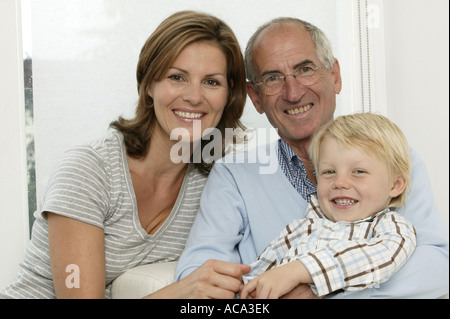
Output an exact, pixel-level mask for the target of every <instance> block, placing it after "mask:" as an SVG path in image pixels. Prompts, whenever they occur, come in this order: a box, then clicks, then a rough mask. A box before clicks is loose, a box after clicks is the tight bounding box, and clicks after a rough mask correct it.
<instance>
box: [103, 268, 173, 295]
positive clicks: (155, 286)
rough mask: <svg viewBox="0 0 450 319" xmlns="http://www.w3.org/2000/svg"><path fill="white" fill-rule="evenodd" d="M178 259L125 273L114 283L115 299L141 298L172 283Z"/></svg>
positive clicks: (113, 293) (113, 292) (112, 292)
mask: <svg viewBox="0 0 450 319" xmlns="http://www.w3.org/2000/svg"><path fill="white" fill-rule="evenodd" d="M176 267H177V261H174V262H168V263H157V264H148V265H142V266H138V267H135V268H132V269H130V270H128V271H127V272H125V273H123V274H122V275H120V276H119V277H117V279H116V280H114V281H113V283H112V288H111V289H112V291H111V296H112V298H113V299H139V298H142V297H145V296H146V295H149V294H151V293H153V292H155V291H157V290H159V289H161V288H163V287H165V286H167V285H169V284H171V283H173V281H174V278H175V268H176Z"/></svg>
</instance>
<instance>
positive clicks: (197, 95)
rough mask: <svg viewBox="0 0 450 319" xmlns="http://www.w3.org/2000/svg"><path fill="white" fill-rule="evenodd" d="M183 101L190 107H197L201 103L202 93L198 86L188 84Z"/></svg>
mask: <svg viewBox="0 0 450 319" xmlns="http://www.w3.org/2000/svg"><path fill="white" fill-rule="evenodd" d="M183 100H184V101H186V102H189V103H190V104H192V105H199V104H201V103H202V102H203V93H202V89H201V85H200V84H193V83H191V84H189V85H188V86H186V88H185V89H184V92H183Z"/></svg>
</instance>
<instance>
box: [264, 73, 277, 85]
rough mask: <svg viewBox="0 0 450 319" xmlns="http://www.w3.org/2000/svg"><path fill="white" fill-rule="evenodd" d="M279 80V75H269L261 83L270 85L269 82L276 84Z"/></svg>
mask: <svg viewBox="0 0 450 319" xmlns="http://www.w3.org/2000/svg"><path fill="white" fill-rule="evenodd" d="M279 80H280V76H279V75H275V74H274V75H269V76H268V77H267V78H266V79H265V80H264V81H263V82H264V83H271V82H277V81H279Z"/></svg>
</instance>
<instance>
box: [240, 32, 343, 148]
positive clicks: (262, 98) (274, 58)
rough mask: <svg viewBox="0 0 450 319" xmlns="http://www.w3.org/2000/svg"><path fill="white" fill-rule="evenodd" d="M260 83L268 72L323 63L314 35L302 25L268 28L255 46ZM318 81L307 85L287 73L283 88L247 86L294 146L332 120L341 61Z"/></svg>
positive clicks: (261, 110) (258, 106)
mask: <svg viewBox="0 0 450 319" xmlns="http://www.w3.org/2000/svg"><path fill="white" fill-rule="evenodd" d="M254 63H255V69H256V76H257V82H259V81H260V78H261V76H263V75H265V74H268V73H269V74H272V73H273V74H281V75H288V74H293V73H294V72H295V71H296V70H298V67H299V66H300V65H304V64H305V63H312V65H315V66H317V67H320V66H322V63H321V62H320V60H319V58H318V56H317V53H316V48H315V46H314V43H313V41H312V38H311V36H310V34H309V32H308V31H306V30H305V29H304V28H303V26H301V25H285V26H283V27H281V28H280V27H278V28H273V27H269V28H268V29H266V30H265V31H263V33H262V34H260V36H259V37H258V39H257V40H256V42H255V46H254ZM314 76H316V77H317V82H316V83H315V84H313V85H310V86H304V85H302V84H300V83H298V82H297V81H296V79H295V78H294V77H293V76H288V77H287V78H286V80H285V83H284V85H283V88H282V90H281V91H280V92H279V93H277V94H275V95H267V94H265V93H264V88H262V87H259V89H258V91H256V90H255V88H254V87H253V84H249V85H248V91H249V93H248V94H249V96H250V98H251V99H252V101H253V104H254V105H255V107H256V109H257V110H258V112H259V113H261V114H262V113H266V116H267V118H268V120H269V122H270V123H271V124H272V126H274V127H275V128H278V134H279V135H280V137H281V138H283V139H284V140H285V141H287V142H288V143H289V144H291V145H295V144H296V143H299V142H301V141H304V140H309V138H310V136H311V135H312V134H313V133H314V132H315V131H316V130H317V128H319V127H320V126H321V125H323V124H325V123H327V122H328V121H330V120H332V119H333V114H334V111H335V108H336V94H338V93H339V92H340V90H341V76H340V69H339V63H338V62H337V61H335V63H334V66H333V67H332V68H331V69H325V68H321V69H319V70H318V71H317V72H316V73H315V75H314Z"/></svg>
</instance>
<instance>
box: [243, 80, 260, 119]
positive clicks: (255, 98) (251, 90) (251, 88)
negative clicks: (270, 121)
mask: <svg viewBox="0 0 450 319" xmlns="http://www.w3.org/2000/svg"><path fill="white" fill-rule="evenodd" d="M247 94H248V96H249V97H250V100H252V102H253V105H254V106H255V108H256V110H257V111H258V113H259V114H264V108H263V107H262V105H261V102H260V100H259V93H258V91H257V90H256V89H255V85H254V84H253V82H247Z"/></svg>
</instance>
